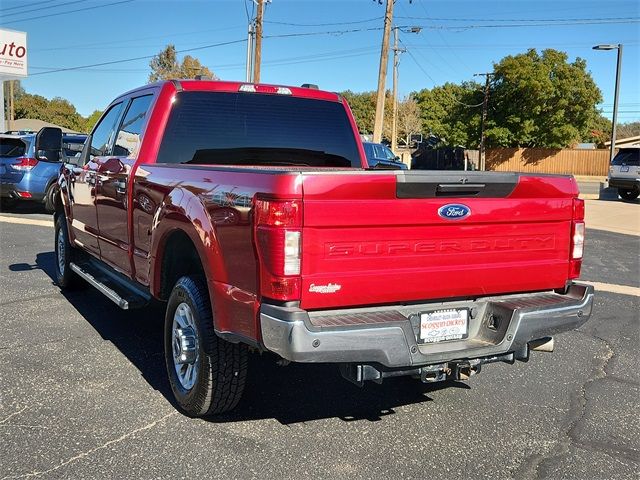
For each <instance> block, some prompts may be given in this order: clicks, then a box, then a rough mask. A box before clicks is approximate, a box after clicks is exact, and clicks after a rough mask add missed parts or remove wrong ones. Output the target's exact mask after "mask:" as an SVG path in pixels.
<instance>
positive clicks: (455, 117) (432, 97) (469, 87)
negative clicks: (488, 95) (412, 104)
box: [413, 82, 482, 148]
mask: <svg viewBox="0 0 640 480" xmlns="http://www.w3.org/2000/svg"><path fill="white" fill-rule="evenodd" d="M413 97H414V98H415V99H416V102H417V104H418V106H419V108H420V112H421V117H422V133H423V134H428V135H429V134H430V135H435V136H436V137H438V138H440V140H441V142H442V143H443V144H444V145H448V146H456V145H462V146H465V147H468V148H475V147H477V146H478V143H479V141H480V113H481V111H480V106H479V104H481V103H482V92H481V89H480V86H479V85H478V84H477V83H475V82H465V83H463V84H461V85H457V84H454V83H445V84H444V85H441V86H438V87H434V88H432V89H431V90H429V89H424V90H420V91H419V92H416V93H414V94H413Z"/></svg>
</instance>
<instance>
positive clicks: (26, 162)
mask: <svg viewBox="0 0 640 480" xmlns="http://www.w3.org/2000/svg"><path fill="white" fill-rule="evenodd" d="M16 160H18V163H14V164H12V165H11V168H13V169H14V170H22V171H27V172H28V171H29V170H31V169H32V168H33V167H35V166H36V165H37V164H38V160H36V159H35V158H28V157H20V158H17V159H16Z"/></svg>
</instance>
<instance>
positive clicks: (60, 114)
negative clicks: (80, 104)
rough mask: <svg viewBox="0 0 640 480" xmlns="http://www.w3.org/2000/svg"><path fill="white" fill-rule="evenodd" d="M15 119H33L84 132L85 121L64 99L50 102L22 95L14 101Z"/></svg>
mask: <svg viewBox="0 0 640 480" xmlns="http://www.w3.org/2000/svg"><path fill="white" fill-rule="evenodd" d="M14 111H15V118H16V119H19V118H34V119H37V120H43V121H45V122H50V123H54V124H56V125H59V126H61V127H65V128H68V129H70V130H76V131H84V129H85V122H86V121H85V119H84V118H83V117H82V116H81V115H80V114H79V113H78V112H77V111H76V108H75V107H74V106H73V105H72V104H71V102H69V101H68V100H65V99H64V98H60V97H56V98H53V99H51V100H48V99H46V98H45V97H43V96H41V95H32V94H29V93H24V94H22V95H20V96H19V97H18V98H16V99H15V104H14Z"/></svg>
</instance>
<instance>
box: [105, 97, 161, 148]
mask: <svg viewBox="0 0 640 480" xmlns="http://www.w3.org/2000/svg"><path fill="white" fill-rule="evenodd" d="M152 99H153V95H145V96H143V97H137V98H134V99H133V100H131V103H130V104H129V108H128V109H127V113H126V115H125V116H124V120H123V121H122V125H121V126H120V129H119V130H118V135H117V136H116V143H115V145H114V147H113V155H114V156H116V157H128V158H136V157H137V156H138V150H139V149H140V143H141V141H142V133H143V130H144V127H145V124H146V121H145V120H146V119H147V113H148V111H149V106H150V105H151V100H152Z"/></svg>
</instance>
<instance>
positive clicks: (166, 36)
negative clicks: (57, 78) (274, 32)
mask: <svg viewBox="0 0 640 480" xmlns="http://www.w3.org/2000/svg"><path fill="white" fill-rule="evenodd" d="M242 26H243V25H233V26H229V27H224V28H213V29H207V30H192V31H190V32H178V33H165V34H163V35H154V36H151V37H138V38H131V39H128V40H114V41H111V42H95V43H82V44H80V45H65V46H61V47H51V48H32V49H31V51H32V52H50V51H56V50H67V49H71V48H72V49H83V48H90V47H103V46H108V45H115V44H119V43H126V44H127V45H125V46H124V47H122V48H130V47H132V46H133V47H146V46H148V47H156V46H157V45H134V44H132V43H131V42H135V41H138V40H155V39H157V38H162V39H165V40H170V39H173V37H180V36H185V35H196V34H199V33H211V32H222V31H225V30H235V29H237V28H240V27H242Z"/></svg>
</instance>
